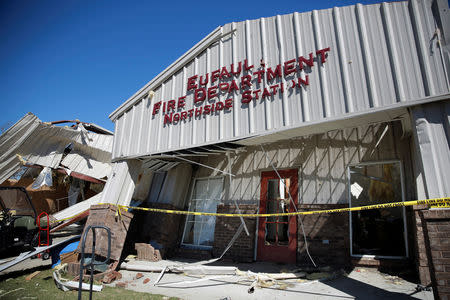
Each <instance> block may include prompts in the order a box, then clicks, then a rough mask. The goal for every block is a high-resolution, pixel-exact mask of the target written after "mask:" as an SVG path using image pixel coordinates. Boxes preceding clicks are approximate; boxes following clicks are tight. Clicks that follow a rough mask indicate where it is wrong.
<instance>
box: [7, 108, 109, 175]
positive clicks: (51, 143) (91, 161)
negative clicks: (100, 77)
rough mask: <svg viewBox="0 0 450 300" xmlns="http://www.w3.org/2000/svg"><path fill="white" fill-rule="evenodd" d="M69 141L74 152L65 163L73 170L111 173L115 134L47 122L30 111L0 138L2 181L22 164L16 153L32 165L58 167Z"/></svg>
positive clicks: (101, 173) (85, 172)
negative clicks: (43, 121)
mask: <svg viewBox="0 0 450 300" xmlns="http://www.w3.org/2000/svg"><path fill="white" fill-rule="evenodd" d="M69 143H72V144H73V145H74V152H73V153H72V154H71V155H68V156H67V157H66V159H65V161H64V165H65V166H66V167H68V168H69V169H70V170H71V171H75V172H78V173H81V174H85V175H89V176H92V177H94V178H98V179H100V178H103V177H104V176H105V175H108V174H109V172H110V168H111V167H110V165H109V163H110V162H111V150H112V144H113V136H112V135H105V134H97V133H93V132H87V131H80V130H74V129H71V128H64V127H60V126H54V125H48V124H46V123H42V122H41V121H40V120H39V119H38V118H37V117H36V116H35V115H33V114H31V113H28V114H27V115H25V116H24V117H23V118H22V119H21V120H19V121H18V122H17V123H16V124H14V125H13V126H12V127H11V128H10V129H9V130H8V131H7V132H5V133H4V134H3V135H1V137H0V153H1V156H0V182H3V181H5V180H6V179H8V178H9V177H11V176H12V175H13V174H14V173H15V172H16V171H17V170H19V169H20V167H21V166H22V164H21V162H20V160H19V159H18V158H17V157H16V154H18V155H20V156H21V157H22V158H23V159H24V160H25V161H27V162H28V163H29V164H36V165H40V166H46V167H50V168H57V167H59V165H60V163H61V159H62V156H63V153H64V149H65V148H66V146H67V145H68V144H69ZM93 175H95V176H93ZM98 176H99V177H98Z"/></svg>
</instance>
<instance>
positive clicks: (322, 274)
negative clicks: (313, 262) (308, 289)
mask: <svg viewBox="0 0 450 300" xmlns="http://www.w3.org/2000/svg"><path fill="white" fill-rule="evenodd" d="M330 277H331V274H330V273H327V272H317V273H311V274H308V275H306V279H308V280H321V279H327V278H330Z"/></svg>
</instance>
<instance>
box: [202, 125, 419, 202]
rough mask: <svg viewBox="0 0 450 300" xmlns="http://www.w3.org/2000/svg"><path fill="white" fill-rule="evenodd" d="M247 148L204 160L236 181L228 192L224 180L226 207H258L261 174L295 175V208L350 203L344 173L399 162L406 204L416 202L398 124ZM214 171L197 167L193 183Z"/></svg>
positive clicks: (406, 146) (405, 144)
mask: <svg viewBox="0 0 450 300" xmlns="http://www.w3.org/2000/svg"><path fill="white" fill-rule="evenodd" d="M263 147H264V149H265V151H266V153H267V155H268V157H269V159H267V157H266V155H265V154H264V152H263V151H262V149H261V147H260V146H251V147H245V148H244V150H243V151H241V152H238V153H236V154H233V155H232V156H231V160H230V161H229V160H228V159H227V157H226V156H225V155H220V156H219V155H217V156H212V155H210V156H208V158H204V159H202V160H200V162H201V163H203V164H205V165H208V166H211V167H214V168H218V169H220V170H224V171H226V172H230V170H231V173H232V174H234V175H235V177H233V179H232V183H231V189H230V186H229V177H228V176H225V183H226V184H225V193H224V194H225V195H224V201H226V202H229V203H228V204H233V203H234V202H233V201H232V200H238V203H241V204H258V203H259V202H258V201H259V199H260V183H261V172H262V171H267V170H273V169H272V167H271V162H272V163H273V164H274V165H275V166H276V168H277V169H291V168H297V169H298V170H299V181H300V182H299V187H300V188H299V201H300V202H299V203H301V204H337V203H339V204H343V203H348V189H347V184H348V182H347V180H348V178H347V167H348V165H349V164H356V163H359V162H368V161H371V162H372V161H383V160H400V161H401V162H402V166H403V171H404V174H405V176H406V177H405V183H406V199H407V200H413V199H415V193H414V189H415V187H414V186H413V182H414V180H413V177H412V174H413V171H412V162H411V156H410V153H411V152H410V136H408V135H406V136H405V135H404V133H403V130H402V126H401V124H400V122H389V123H382V124H378V125H370V126H364V127H358V128H351V129H345V130H335V131H331V132H328V133H325V134H317V135H311V136H304V137H299V138H297V139H291V140H287V141H286V140H285V141H281V142H277V143H271V144H266V145H263ZM221 175H222V174H221V173H220V172H218V171H213V170H211V169H207V168H204V167H199V168H198V170H197V172H196V173H195V174H194V176H195V177H197V178H202V177H211V176H221Z"/></svg>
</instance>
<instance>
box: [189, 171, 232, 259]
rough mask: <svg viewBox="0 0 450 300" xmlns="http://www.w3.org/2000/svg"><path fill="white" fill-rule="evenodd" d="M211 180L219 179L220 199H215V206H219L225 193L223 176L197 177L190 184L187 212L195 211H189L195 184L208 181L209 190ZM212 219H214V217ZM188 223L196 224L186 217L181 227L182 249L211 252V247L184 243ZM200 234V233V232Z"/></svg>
mask: <svg viewBox="0 0 450 300" xmlns="http://www.w3.org/2000/svg"><path fill="white" fill-rule="evenodd" d="M213 179H221V183H220V184H221V191H220V198H219V199H217V204H219V203H220V202H221V201H222V198H223V195H224V191H225V187H224V184H225V176H213V177H199V178H195V179H194V181H193V184H192V188H191V191H190V195H189V202H188V204H189V207H188V211H195V210H191V209H192V203H193V202H192V199H193V196H194V193H195V189H196V186H197V182H199V181H201V180H208V189H209V181H210V180H213ZM214 218H216V217H215V216H214ZM188 222H192V223H194V224H195V223H196V222H195V219H194V221H189V215H186V220H185V221H184V227H183V235H182V237H181V246H182V247H184V248H190V249H200V250H211V249H212V247H213V246H206V245H196V244H187V243H184V237H185V234H186V225H187V224H188ZM214 231H215V220H214ZM200 233H201V232H200Z"/></svg>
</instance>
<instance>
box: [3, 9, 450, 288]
mask: <svg viewBox="0 0 450 300" xmlns="http://www.w3.org/2000/svg"><path fill="white" fill-rule="evenodd" d="M449 20H450V18H449V8H448V3H447V2H446V1H442V0H411V1H400V2H392V3H379V4H373V5H361V4H357V5H353V6H347V7H340V8H338V7H334V8H330V9H325V10H314V11H312V12H305V13H292V14H287V15H277V16H274V17H267V18H261V19H257V20H246V21H243V22H233V23H230V24H226V25H223V26H220V27H218V28H216V29H215V30H214V31H212V32H211V33H210V34H209V35H207V36H206V37H205V38H204V39H202V40H201V41H200V42H198V43H197V44H196V45H195V46H194V47H192V48H191V49H190V50H189V51H187V52H186V53H185V54H183V55H182V56H181V57H180V58H179V59H177V60H176V61H175V62H174V63H173V64H171V65H170V66H169V67H168V68H167V69H165V70H164V71H162V72H161V73H160V74H159V75H157V76H156V77H155V78H154V79H152V80H151V81H150V82H149V83H147V84H146V85H145V86H143V87H142V88H141V89H140V90H139V91H138V92H136V93H135V94H134V95H133V96H132V97H131V98H129V99H128V100H126V101H125V102H124V103H123V104H122V105H120V106H119V107H118V108H117V109H116V110H115V111H114V112H113V113H112V114H111V115H110V119H111V120H112V121H113V122H114V124H115V132H114V136H113V137H112V136H108V137H109V138H111V139H113V140H114V142H113V146H112V154H111V155H112V156H111V157H112V162H113V163H114V164H113V165H112V169H111V173H110V176H109V178H108V181H107V182H106V184H105V188H104V190H103V192H102V195H101V197H99V198H100V199H99V202H104V203H106V202H108V203H113V204H119V205H123V206H131V207H140V208H149V210H137V209H132V208H131V209H130V211H132V213H133V214H134V218H133V220H132V221H131V225H130V228H129V231H128V236H127V239H128V241H129V242H131V244H133V243H135V244H136V250H137V251H139V249H138V248H140V247H141V245H142V244H151V245H152V246H153V247H154V248H155V249H158V250H159V252H160V255H161V256H162V257H165V258H167V257H171V256H174V255H178V256H184V257H195V258H198V259H204V258H211V257H220V256H221V255H222V253H223V252H224V250H228V251H226V253H225V255H224V257H225V258H229V259H233V260H237V261H273V262H279V263H293V264H298V265H311V264H312V265H322V266H323V265H330V264H331V265H351V264H353V265H356V264H363V265H364V264H365V265H375V266H383V265H393V266H394V265H400V266H402V267H405V266H407V267H410V268H415V269H417V270H418V273H419V275H420V279H421V282H422V283H423V284H424V285H428V284H429V283H430V282H431V281H433V282H434V283H435V285H439V284H440V283H439V282H440V281H439V278H440V277H439V276H441V275H442V274H443V273H445V271H439V270H444V269H442V268H441V269H439V268H436V266H443V265H446V264H447V265H448V259H447V260H443V259H442V258H443V254H442V253H443V251H444V252H445V251H450V250H449V249H450V248H448V242H446V241H448V235H447V238H445V236H446V234H448V233H446V232H448V225H445V224H448V223H449V222H450V213H449V211H450V210H449V209H448V206H445V205H446V204H444V206H443V207H440V206H429V205H414V206H403V207H392V208H381V209H375V210H361V211H356V212H350V213H348V212H345V213H327V214H312V215H302V216H271V217H252V218H235V217H229V216H225V215H222V216H212V215H201V214H199V215H187V216H186V215H181V214H175V213H173V210H182V211H190V212H201V213H223V214H235V213H243V214H265V213H269V214H279V213H287V212H292V213H294V212H297V211H319V210H333V209H339V208H348V207H360V206H366V205H372V204H385V203H392V202H406V201H411V200H417V199H432V198H440V197H448V196H449V195H450V179H449V176H446V174H445V170H446V169H450V152H449V139H450V133H449V128H450V126H449V125H450V123H449V120H450V118H449V116H450V102H449V99H450V83H449V77H448V72H449V68H450V61H449V47H448V43H449V42H450V30H449V29H450V23H449V22H450V21H449ZM27 117H31V116H27ZM41 126H44V125H41ZM81 132H83V130H81ZM78 134H79V136H78V137H77V138H78V139H80V142H78V143H76V145H83V134H82V133H78ZM74 138H75V137H74ZM84 141H86V139H84ZM61 145H62V148H61V147H60V148H58V149H59V150H58V151H57V153H58V155H59V156H58V157H59V158H58V157H56V159H53V158H54V155H50V153H52V152H51V150H52V149H49V153H48V155H41V156H40V157H42V158H43V157H45V158H46V163H43V162H36V161H33V158H34V156H31V155H28V156H27V155H25V154H20V153H19V154H20V155H21V157H22V159H24V160H25V161H26V162H27V163H32V164H39V165H41V166H48V167H51V168H53V169H54V168H57V169H58V168H62V169H65V168H68V169H70V166H68V165H65V164H64V161H65V160H66V159H67V156H66V157H65V158H64V159H63V160H62V161H61V157H62V155H63V153H64V149H65V147H66V146H67V143H61ZM61 145H60V146H61ZM74 145H75V144H74ZM1 146H3V144H1ZM8 148H9V147H8ZM76 148H77V147H76V146H74V149H76ZM99 150H102V149H99ZM72 152H73V150H72V151H71V152H70V153H72ZM11 153H13V154H14V155H15V154H16V152H11ZM102 153H103V152H102ZM78 155H80V154H78ZM11 157H12V156H11ZM10 164H11V165H17V167H20V164H19V163H18V162H17V158H16V157H14V158H11V162H8V163H3V165H5V167H2V169H6V168H10V169H11V172H10V173H6V172H4V173H5V174H7V176H6V175H5V178H8V177H9V176H11V175H12V174H13V173H14V172H15V171H16V170H14V172H13V171H12V170H13V167H9V165H10ZM70 170H71V171H74V172H79V171H77V170H76V169H70ZM79 173H82V172H79ZM87 175H88V176H92V177H94V178H97V177H95V176H94V175H93V174H87ZM97 179H103V177H101V178H97ZM152 209H159V210H165V211H164V212H161V211H158V212H156V211H154V210H153V211H152ZM439 224H440V225H439ZM442 224H444V225H442ZM441 225H442V226H441ZM431 229H432V230H431ZM429 231H433V232H434V233H439V234H441V235H438V234H436V235H432V234H431V235H430V234H429V233H430V232H429ZM439 231H442V232H439ZM237 234H238V236H237ZM236 236H237V239H236ZM442 237H444V238H442ZM433 239H434V241H435V242H430V241H432V240H433ZM230 241H232V242H233V243H232V246H231V247H230V248H229V249H228V246H229V245H230ZM436 245H438V246H439V247H437V248H433V247H435V246H436ZM445 245H446V246H445ZM446 247H447V248H446ZM431 253H435V254H436V253H438V254H437V256H436V255H431ZM446 253H448V252H446ZM446 274H448V272H447V273H446ZM436 282H437V283H436ZM443 282H444V285H445V280H444V281H443ZM447 282H448V281H447Z"/></svg>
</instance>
